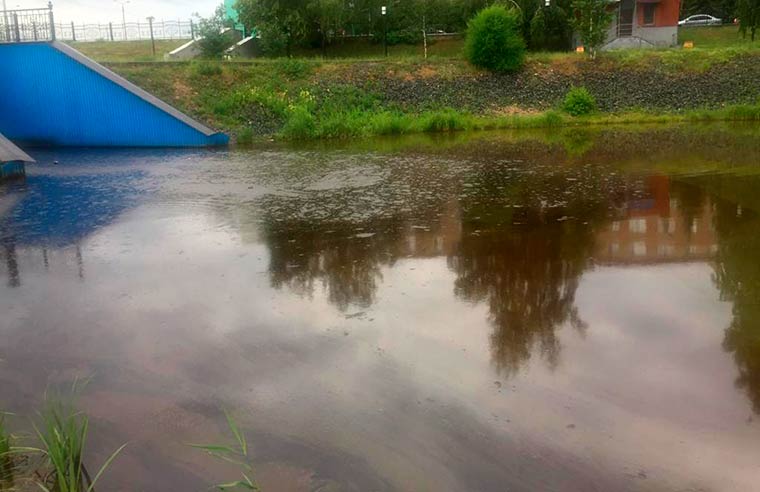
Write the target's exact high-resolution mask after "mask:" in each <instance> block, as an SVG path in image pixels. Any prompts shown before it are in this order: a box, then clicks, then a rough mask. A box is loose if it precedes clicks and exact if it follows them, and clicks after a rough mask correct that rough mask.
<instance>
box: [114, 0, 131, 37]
mask: <svg viewBox="0 0 760 492" xmlns="http://www.w3.org/2000/svg"><path fill="white" fill-rule="evenodd" d="M113 1H114V2H116V3H120V4H121V26H122V28H123V29H124V41H126V40H127V15H126V14H125V13H124V6H125V5H126V4H128V3H129V2H130V0H113Z"/></svg>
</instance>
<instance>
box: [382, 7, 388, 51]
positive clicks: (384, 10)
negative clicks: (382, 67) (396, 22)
mask: <svg viewBox="0 0 760 492" xmlns="http://www.w3.org/2000/svg"><path fill="white" fill-rule="evenodd" d="M387 13H388V8H387V7H386V6H385V5H383V6H382V7H380V15H382V16H383V47H384V48H385V57H386V58H388V22H387V21H386V20H385V17H386V14H387Z"/></svg>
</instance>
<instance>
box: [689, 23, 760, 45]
mask: <svg viewBox="0 0 760 492" xmlns="http://www.w3.org/2000/svg"><path fill="white" fill-rule="evenodd" d="M686 41H691V42H693V43H694V46H695V47H697V48H720V47H730V46H751V45H752V43H751V42H750V40H749V37H747V38H744V37H743V36H742V35H741V34H740V33H739V26H734V25H725V26H700V27H681V28H679V29H678V43H679V44H681V45H683V43H684V42H686ZM754 44H755V45H756V46H757V47H760V41H756V42H755V43H754Z"/></svg>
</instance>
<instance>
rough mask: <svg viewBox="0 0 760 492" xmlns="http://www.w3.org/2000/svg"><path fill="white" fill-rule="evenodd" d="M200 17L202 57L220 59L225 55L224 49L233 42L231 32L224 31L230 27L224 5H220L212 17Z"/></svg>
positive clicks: (199, 46) (199, 42)
mask: <svg viewBox="0 0 760 492" xmlns="http://www.w3.org/2000/svg"><path fill="white" fill-rule="evenodd" d="M196 16H197V19H198V35H199V38H198V48H200V51H201V57H202V58H208V59H220V58H222V56H224V51H225V50H226V49H227V48H229V47H230V46H231V45H232V43H233V40H232V37H231V36H230V34H228V33H225V32H223V29H224V28H225V27H228V24H229V22H228V21H227V15H226V12H225V10H224V5H219V6H218V7H217V8H216V10H215V11H214V15H213V16H211V17H208V18H206V17H200V16H198V14H196Z"/></svg>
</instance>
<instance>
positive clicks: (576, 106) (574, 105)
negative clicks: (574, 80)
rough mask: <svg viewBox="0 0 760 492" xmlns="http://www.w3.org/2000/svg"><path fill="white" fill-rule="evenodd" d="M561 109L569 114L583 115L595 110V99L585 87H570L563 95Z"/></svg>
mask: <svg viewBox="0 0 760 492" xmlns="http://www.w3.org/2000/svg"><path fill="white" fill-rule="evenodd" d="M562 110H563V111H564V112H565V113H567V114H569V115H571V116H585V115H588V114H591V113H593V112H594V111H596V99H595V98H594V96H593V95H592V94H591V93H590V92H589V91H588V89H586V88H585V87H572V88H571V89H570V90H569V91H567V94H566V95H565V100H564V101H563V102H562Z"/></svg>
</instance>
